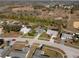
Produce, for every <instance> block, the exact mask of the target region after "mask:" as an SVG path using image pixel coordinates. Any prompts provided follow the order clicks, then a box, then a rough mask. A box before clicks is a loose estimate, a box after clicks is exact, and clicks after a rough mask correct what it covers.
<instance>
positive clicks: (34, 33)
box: [22, 30, 37, 38]
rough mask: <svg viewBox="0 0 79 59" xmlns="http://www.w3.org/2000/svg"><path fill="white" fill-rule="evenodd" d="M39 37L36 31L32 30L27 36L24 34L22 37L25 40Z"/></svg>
mask: <svg viewBox="0 0 79 59" xmlns="http://www.w3.org/2000/svg"><path fill="white" fill-rule="evenodd" d="M36 35H37V33H36V31H35V30H32V31H30V32H28V33H27V34H24V35H23V36H22V37H23V38H34V37H35V36H36Z"/></svg>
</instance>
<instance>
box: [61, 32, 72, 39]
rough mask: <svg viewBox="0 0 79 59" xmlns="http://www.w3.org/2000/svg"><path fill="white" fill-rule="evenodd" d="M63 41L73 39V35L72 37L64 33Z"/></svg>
mask: <svg viewBox="0 0 79 59" xmlns="http://www.w3.org/2000/svg"><path fill="white" fill-rule="evenodd" d="M61 39H62V40H69V39H73V35H72V34H68V33H62V35H61Z"/></svg>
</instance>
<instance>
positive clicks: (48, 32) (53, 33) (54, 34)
mask: <svg viewBox="0 0 79 59" xmlns="http://www.w3.org/2000/svg"><path fill="white" fill-rule="evenodd" d="M47 34H49V35H50V36H53V37H57V35H58V31H56V30H50V29H48V30H47Z"/></svg>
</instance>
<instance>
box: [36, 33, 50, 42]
mask: <svg viewBox="0 0 79 59" xmlns="http://www.w3.org/2000/svg"><path fill="white" fill-rule="evenodd" d="M50 38H51V36H49V35H48V34H46V32H44V33H42V35H40V37H39V38H38V39H39V40H46V41H49V40H50Z"/></svg>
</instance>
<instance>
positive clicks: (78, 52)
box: [4, 38, 79, 58]
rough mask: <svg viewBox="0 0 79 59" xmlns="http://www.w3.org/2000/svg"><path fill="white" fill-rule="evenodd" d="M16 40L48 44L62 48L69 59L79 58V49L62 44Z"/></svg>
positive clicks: (18, 39) (24, 39) (23, 39)
mask: <svg viewBox="0 0 79 59" xmlns="http://www.w3.org/2000/svg"><path fill="white" fill-rule="evenodd" d="M4 39H7V40H8V39H12V38H4ZM16 39H17V41H26V40H28V41H29V44H31V45H32V44H33V43H40V44H46V45H50V46H53V47H57V48H60V49H61V50H63V51H64V52H65V53H66V55H67V56H68V57H69V58H73V57H77V56H79V49H76V48H72V47H68V46H65V45H62V44H58V43H52V42H50V41H43V40H34V39H29V38H16Z"/></svg>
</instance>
